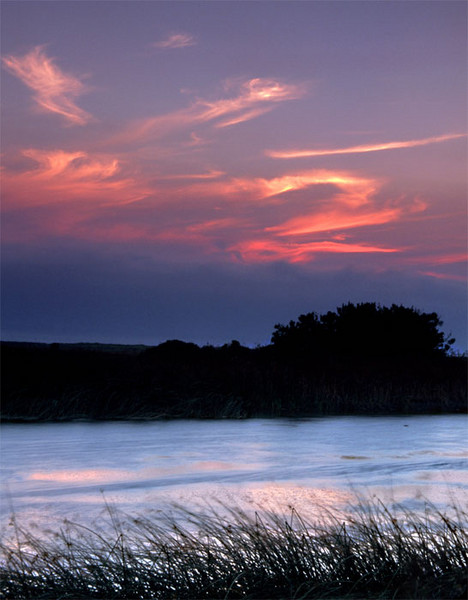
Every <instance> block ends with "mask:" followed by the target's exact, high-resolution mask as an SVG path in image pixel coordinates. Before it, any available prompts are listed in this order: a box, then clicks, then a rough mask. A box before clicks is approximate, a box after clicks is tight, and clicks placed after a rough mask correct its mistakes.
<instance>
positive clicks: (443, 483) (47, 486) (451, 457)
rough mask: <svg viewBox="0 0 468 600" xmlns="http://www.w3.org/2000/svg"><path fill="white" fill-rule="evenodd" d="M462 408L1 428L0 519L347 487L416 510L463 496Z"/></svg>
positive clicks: (266, 499) (43, 518)
mask: <svg viewBox="0 0 468 600" xmlns="http://www.w3.org/2000/svg"><path fill="white" fill-rule="evenodd" d="M467 433H468V418H467V417H466V416H465V415H444V416H397V417H395V416H391V417H382V416H378V417H354V416H353V417H323V418H313V419H253V420H245V421H230V420H225V421H203V420H200V421H194V420H177V421H156V422H104V423H88V422H75V423H44V424H37V423H36V424H4V425H2V426H1V480H2V496H1V499H2V506H1V509H2V524H3V526H5V524H6V523H7V522H8V518H9V516H10V514H11V512H12V510H14V512H15V514H16V516H17V517H18V519H19V520H21V521H22V522H28V523H36V524H37V526H38V527H44V526H48V525H49V524H53V523H57V522H58V521H57V519H59V520H60V519H63V518H69V519H71V520H78V521H80V522H92V521H94V520H96V519H99V518H100V516H101V515H102V514H103V510H104V499H105V500H106V501H108V502H110V503H112V504H113V505H114V506H116V507H118V508H121V509H122V510H124V511H126V512H130V513H143V514H152V513H154V512H158V511H161V510H163V509H165V507H166V506H167V504H168V503H170V502H174V501H176V502H179V503H182V504H184V505H186V506H188V507H189V508H192V507H194V506H195V505H198V504H200V503H203V502H206V501H210V502H214V499H215V498H216V499H219V500H221V501H222V502H224V503H227V504H239V503H241V504H243V505H247V506H257V505H268V506H270V507H273V506H276V505H282V506H288V505H294V506H295V507H296V508H298V509H299V510H302V509H303V508H304V507H309V508H310V506H311V505H318V504H319V505H322V506H325V507H330V508H334V507H340V506H342V505H344V504H345V503H347V502H349V501H350V500H351V499H352V498H354V497H355V495H356V494H363V495H376V496H378V497H379V498H381V499H382V500H383V501H385V502H387V503H388V502H393V501H397V502H403V503H405V505H406V506H408V507H409V508H412V509H414V508H415V507H418V506H420V505H421V503H422V502H423V501H425V500H429V501H431V502H433V503H435V504H437V505H438V506H439V507H442V508H443V507H444V506H445V505H447V504H449V503H451V502H452V501H454V500H455V501H458V502H461V503H465V502H466V494H467V491H468V474H467V473H468V450H467V445H466V439H467Z"/></svg>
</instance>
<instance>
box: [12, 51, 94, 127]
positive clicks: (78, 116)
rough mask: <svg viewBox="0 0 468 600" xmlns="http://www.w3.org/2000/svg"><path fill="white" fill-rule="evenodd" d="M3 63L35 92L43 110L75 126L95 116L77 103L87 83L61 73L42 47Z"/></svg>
mask: <svg viewBox="0 0 468 600" xmlns="http://www.w3.org/2000/svg"><path fill="white" fill-rule="evenodd" d="M2 60H3V64H4V66H5V67H6V69H7V70H8V71H10V73H12V74H13V75H15V76H16V77H18V78H19V79H20V80H21V81H22V82H23V83H24V84H25V85H27V86H28V87H29V88H31V89H32V90H33V91H34V92H35V96H34V99H35V101H36V102H37V104H38V105H39V106H40V107H41V108H42V109H43V110H46V111H50V112H53V113H57V114H59V115H61V116H62V117H63V118H64V119H66V120H67V121H68V122H69V123H71V124H73V125H85V124H86V123H88V122H89V121H90V120H91V115H90V114H89V113H87V112H86V111H84V110H83V109H81V108H79V106H77V105H76V104H75V102H74V101H73V98H76V97H77V96H80V95H81V94H83V92H84V91H85V87H84V85H83V83H82V82H81V81H80V80H79V79H77V78H76V77H73V76H72V75H67V74H65V73H64V72H63V71H61V70H60V69H59V68H58V67H57V66H56V65H55V64H54V61H53V59H51V58H48V57H47V56H46V54H45V53H44V51H43V49H42V47H41V46H36V47H35V48H34V49H33V50H31V52H29V53H28V54H25V55H24V56H5V57H4V58H3V59H2Z"/></svg>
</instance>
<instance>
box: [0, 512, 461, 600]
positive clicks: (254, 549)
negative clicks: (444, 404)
mask: <svg viewBox="0 0 468 600" xmlns="http://www.w3.org/2000/svg"><path fill="white" fill-rule="evenodd" d="M171 514H172V516H165V517H164V518H161V519H160V520H157V521H155V520H149V519H146V518H133V519H132V518H126V519H123V518H122V517H121V516H120V515H119V514H118V513H117V512H116V511H114V510H113V509H112V508H109V519H110V521H111V525H112V527H111V531H112V534H111V535H109V533H106V534H103V533H102V532H98V533H96V532H93V531H91V530H89V529H87V528H86V527H84V526H82V525H79V524H74V523H70V522H67V523H64V525H63V527H62V528H61V529H60V531H59V532H58V533H56V534H55V536H53V537H51V538H49V539H46V540H44V538H43V537H42V536H41V537H36V536H33V535H31V533H29V532H28V531H25V530H24V529H22V528H21V527H20V526H19V525H18V524H17V523H15V522H13V529H12V530H13V532H14V535H13V539H10V540H9V542H8V543H4V544H3V545H2V547H1V552H2V558H1V566H0V571H1V579H2V583H1V592H2V595H3V597H4V598H14V599H18V600H20V599H23V598H48V599H51V598H57V599H58V598H60V599H71V598H74V599H78V598H80V599H87V598H106V599H107V598H109V599H110V598H161V599H168V598H177V599H181V600H183V599H191V600H193V599H215V598H216V599H218V598H220V599H221V598H224V599H228V598H230V599H236V598H251V599H253V598H255V599H263V598H265V599H266V598H269V599H279V598H281V599H286V598H294V599H299V598H304V599H305V598H349V599H350V598H374V599H386V598H405V599H413V598H444V599H449V598H466V593H467V566H468V560H467V553H468V536H467V533H466V523H467V516H468V514H467V513H466V511H462V510H461V509H457V510H456V511H454V512H453V514H452V513H451V516H447V514H444V513H442V512H440V511H438V510H436V509H435V507H429V506H428V507H427V510H426V512H424V513H423V514H421V513H411V512H408V511H406V510H404V509H401V508H400V509H398V510H395V509H392V510H390V509H389V508H388V507H387V506H385V505H383V504H381V503H380V502H378V501H373V502H370V503H363V504H361V505H360V507H359V509H358V510H357V511H354V512H352V513H351V514H349V513H346V514H345V513H335V514H326V513H323V515H322V517H321V518H320V519H318V520H313V521H309V520H307V519H305V518H303V517H301V515H299V514H298V513H297V511H296V510H294V509H293V508H291V510H290V513H288V514H287V515H284V514H278V513H275V512H271V511H270V512H269V511H258V512H255V513H247V512H245V511H243V510H241V509H239V508H236V509H229V508H227V507H222V509H220V508H219V507H218V508H216V509H213V508H211V509H209V510H204V511H199V512H190V511H187V510H184V509H182V508H179V509H178V511H177V512H175V513H171Z"/></svg>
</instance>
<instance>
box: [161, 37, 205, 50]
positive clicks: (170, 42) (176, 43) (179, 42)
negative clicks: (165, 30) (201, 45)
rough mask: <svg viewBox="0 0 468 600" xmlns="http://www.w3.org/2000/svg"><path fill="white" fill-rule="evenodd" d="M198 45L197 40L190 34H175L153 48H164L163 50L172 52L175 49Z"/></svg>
mask: <svg viewBox="0 0 468 600" xmlns="http://www.w3.org/2000/svg"><path fill="white" fill-rule="evenodd" d="M196 43H197V42H196V41H195V38H194V37H193V36H191V35H189V34H188V33H173V34H172V35H170V36H169V37H168V38H166V39H165V40H161V41H159V42H154V43H153V44H151V46H153V47H154V48H162V49H163V50H170V49H173V48H186V47H187V46H195V44H196Z"/></svg>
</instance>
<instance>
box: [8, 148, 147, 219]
mask: <svg viewBox="0 0 468 600" xmlns="http://www.w3.org/2000/svg"><path fill="white" fill-rule="evenodd" d="M23 154H24V155H25V156H27V157H28V158H30V159H32V160H33V161H34V162H35V166H34V167H33V168H31V169H29V170H27V171H24V172H22V173H18V172H10V171H4V173H3V184H4V192H5V200H4V202H3V208H4V209H9V208H13V207H14V208H19V207H23V208H26V207H28V206H41V205H50V204H54V203H59V204H62V205H66V204H67V203H68V202H69V201H70V200H76V199H77V198H79V199H80V201H81V203H83V204H91V205H94V206H96V205H99V204H101V203H106V204H108V203H112V204H114V205H119V204H127V203H129V202H136V201H137V200H141V199H142V198H144V197H145V196H146V194H147V193H148V192H149V191H150V190H149V189H148V187H146V186H145V185H144V184H142V183H141V182H138V181H137V180H136V179H135V178H132V177H130V176H125V175H123V174H122V172H121V170H122V169H121V165H120V162H119V161H118V160H117V159H116V158H115V157H112V156H108V155H98V156H95V155H89V154H88V153H86V152H83V151H76V152H67V151H64V150H37V149H28V150H24V151H23Z"/></svg>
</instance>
